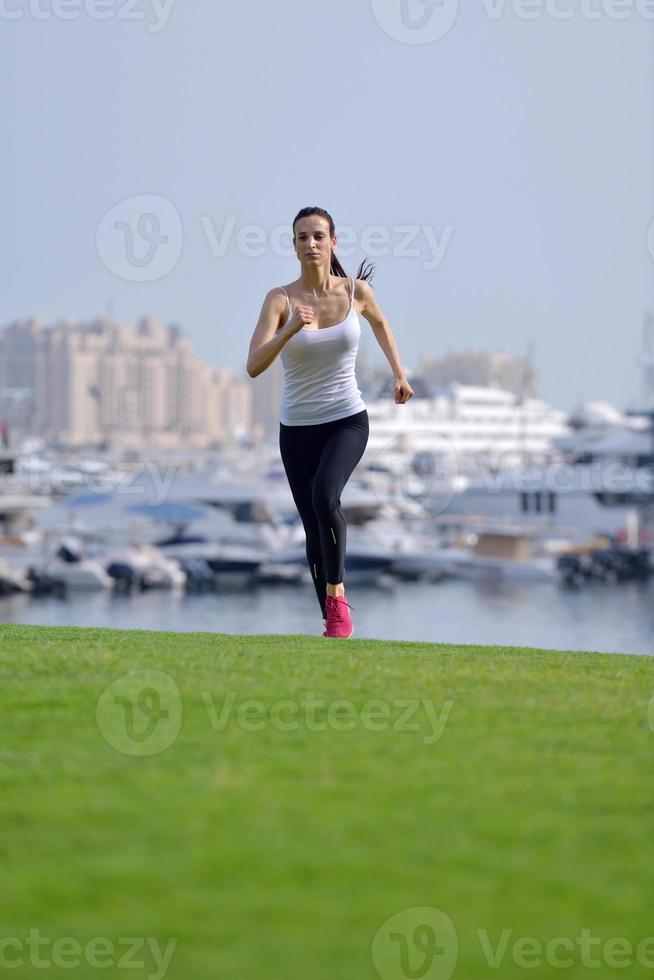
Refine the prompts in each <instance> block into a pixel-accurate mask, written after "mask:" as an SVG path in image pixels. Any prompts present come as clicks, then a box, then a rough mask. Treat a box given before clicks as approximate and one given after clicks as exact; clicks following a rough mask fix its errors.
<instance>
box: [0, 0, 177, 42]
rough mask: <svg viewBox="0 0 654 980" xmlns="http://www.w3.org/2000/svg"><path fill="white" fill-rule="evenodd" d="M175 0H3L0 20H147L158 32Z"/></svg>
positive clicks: (152, 30)
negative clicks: (83, 16) (81, 18)
mask: <svg viewBox="0 0 654 980" xmlns="http://www.w3.org/2000/svg"><path fill="white" fill-rule="evenodd" d="M174 3H175V0H0V20H22V19H23V18H24V17H28V18H31V19H32V20H77V19H78V18H79V17H81V16H82V15H83V14H84V15H85V16H86V17H89V18H90V19H91V20H110V19H112V18H113V19H115V20H120V21H136V22H138V23H145V24H146V25H147V29H148V32H149V33H150V34H158V33H159V32H160V31H162V30H163V29H164V27H165V26H166V24H167V23H168V18H169V17H170V14H171V11H172V9H173V4H174Z"/></svg>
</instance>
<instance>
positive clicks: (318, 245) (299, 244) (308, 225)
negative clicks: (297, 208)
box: [294, 214, 336, 267]
mask: <svg viewBox="0 0 654 980" xmlns="http://www.w3.org/2000/svg"><path fill="white" fill-rule="evenodd" d="M294 245H295V251H296V252H297V256H298V258H299V260H300V262H301V263H302V264H303V265H316V266H318V265H327V266H328V267H329V264H330V259H331V251H332V248H334V247H335V245H336V237H335V236H334V237H333V238H332V237H331V236H330V234H329V222H328V221H327V218H323V217H321V216H320V215H318V214H311V215H309V217H308V218H300V220H299V221H298V222H296V225H295V238H294Z"/></svg>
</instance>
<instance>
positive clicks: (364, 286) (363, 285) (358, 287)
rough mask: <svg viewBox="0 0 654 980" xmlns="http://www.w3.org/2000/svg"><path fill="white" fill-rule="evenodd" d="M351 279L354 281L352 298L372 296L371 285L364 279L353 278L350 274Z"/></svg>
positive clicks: (362, 298)
mask: <svg viewBox="0 0 654 980" xmlns="http://www.w3.org/2000/svg"><path fill="white" fill-rule="evenodd" d="M352 281H353V282H354V298H355V299H359V300H362V301H363V300H364V299H368V297H370V296H372V286H371V285H370V283H369V282H368V281H367V280H366V279H355V278H354V276H352Z"/></svg>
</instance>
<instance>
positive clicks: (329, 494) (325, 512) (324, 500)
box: [311, 487, 341, 523]
mask: <svg viewBox="0 0 654 980" xmlns="http://www.w3.org/2000/svg"><path fill="white" fill-rule="evenodd" d="M311 499H312V503H313V509H314V511H315V513H316V515H317V517H318V520H319V521H320V522H321V523H326V522H327V521H328V520H330V518H331V515H332V514H333V513H334V512H335V511H337V510H338V509H339V508H340V506H341V495H340V493H339V492H338V490H337V489H333V490H330V489H329V488H327V487H314V490H313V494H312V498H311Z"/></svg>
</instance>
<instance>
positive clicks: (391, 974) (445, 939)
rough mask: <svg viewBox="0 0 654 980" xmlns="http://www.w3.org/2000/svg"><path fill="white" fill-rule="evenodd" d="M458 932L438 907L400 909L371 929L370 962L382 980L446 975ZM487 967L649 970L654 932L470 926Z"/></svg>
mask: <svg viewBox="0 0 654 980" xmlns="http://www.w3.org/2000/svg"><path fill="white" fill-rule="evenodd" d="M458 939H459V937H458V935H457V930H456V928H455V925H454V923H453V921H452V919H451V918H450V917H449V916H448V915H447V913H445V912H443V911H442V910H441V909H437V908H431V907H429V906H427V907H417V908H411V909H404V911H402V912H398V913H397V914H396V915H394V916H392V917H391V918H390V919H388V920H387V921H386V922H385V923H384V924H383V925H382V926H381V928H380V929H379V930H378V931H377V933H376V935H375V937H374V939H373V941H372V947H371V953H372V961H373V964H374V966H375V969H376V970H377V973H378V974H379V976H380V977H381V978H382V980H410V978H415V977H420V978H422V980H449V977H451V976H452V974H453V972H454V970H455V969H456V965H457V960H458ZM472 942H475V943H477V944H478V946H479V950H480V952H481V955H482V956H483V958H484V960H485V962H486V965H487V966H488V968H489V969H491V970H501V969H503V968H504V969H506V968H507V966H508V965H509V963H510V964H512V966H516V967H518V969H522V970H530V971H533V970H535V969H538V968H539V967H540V968H543V967H552V968H554V969H558V970H570V969H572V968H573V967H584V968H586V969H590V970H597V969H601V967H607V968H609V969H611V970H624V969H627V968H629V967H631V966H634V965H636V964H637V965H639V966H641V967H643V968H644V969H647V970H654V936H647V937H645V938H644V939H641V940H640V941H638V942H632V941H631V940H629V939H627V938H626V937H624V936H611V937H609V938H603V937H602V936H599V935H595V934H594V933H593V930H592V929H588V928H583V929H580V930H579V932H578V933H577V934H576V935H565V936H564V935H561V936H552V937H548V938H545V939H543V938H540V937H536V936H516V935H514V932H513V929H506V928H505V929H502V930H501V931H500V932H499V933H498V934H493V933H491V932H489V930H488V929H484V928H475V929H474V940H472Z"/></svg>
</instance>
